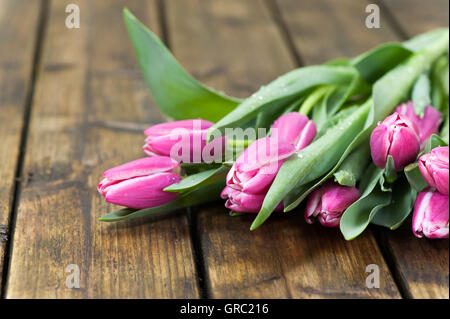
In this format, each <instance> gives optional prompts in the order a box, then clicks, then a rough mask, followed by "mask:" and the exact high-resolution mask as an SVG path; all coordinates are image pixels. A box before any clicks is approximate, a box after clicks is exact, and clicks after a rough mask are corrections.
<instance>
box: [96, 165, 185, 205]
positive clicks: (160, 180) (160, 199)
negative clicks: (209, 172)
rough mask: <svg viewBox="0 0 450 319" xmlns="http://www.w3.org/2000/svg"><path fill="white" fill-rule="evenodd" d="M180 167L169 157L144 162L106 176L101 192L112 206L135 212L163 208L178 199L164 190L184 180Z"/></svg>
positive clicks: (120, 168)
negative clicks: (128, 208) (131, 209)
mask: <svg viewBox="0 0 450 319" xmlns="http://www.w3.org/2000/svg"><path fill="white" fill-rule="evenodd" d="M179 171H180V164H178V162H176V161H175V160H172V159H171V158H169V157H163V156H155V157H147V158H141V159H138V160H135V161H132V162H129V163H126V164H123V165H120V166H117V167H114V168H111V169H109V170H107V171H106V172H104V173H103V177H104V179H103V180H102V181H101V182H100V184H98V187H97V190H98V192H99V193H100V194H101V195H102V196H103V197H105V200H106V201H107V202H109V203H112V204H116V205H121V206H126V207H130V208H135V209H143V208H150V207H155V206H160V205H163V204H166V203H168V202H170V201H173V200H175V199H176V198H177V196H178V194H177V193H170V192H164V191H163V190H164V188H166V187H167V186H169V185H172V184H174V183H178V182H179V181H180V180H181V177H180V175H178V172H179Z"/></svg>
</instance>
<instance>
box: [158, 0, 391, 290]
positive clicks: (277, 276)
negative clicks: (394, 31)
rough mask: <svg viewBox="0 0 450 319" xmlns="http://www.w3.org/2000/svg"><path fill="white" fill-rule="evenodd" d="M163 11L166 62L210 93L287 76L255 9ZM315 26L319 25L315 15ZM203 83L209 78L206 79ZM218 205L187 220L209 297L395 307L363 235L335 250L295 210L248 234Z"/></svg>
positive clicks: (281, 47)
mask: <svg viewBox="0 0 450 319" xmlns="http://www.w3.org/2000/svg"><path fill="white" fill-rule="evenodd" d="M166 3H167V8H166V9H167V15H168V18H167V21H168V30H169V31H170V33H169V37H170V39H171V43H172V47H173V50H174V52H175V55H176V56H177V57H178V58H179V59H180V60H181V61H182V62H183V65H185V66H186V67H187V69H188V70H190V71H191V72H193V73H194V74H196V75H198V76H199V77H200V78H201V79H202V80H203V81H205V82H206V83H208V84H209V85H211V86H213V87H216V88H218V89H222V90H225V91H226V92H229V93H231V94H238V95H241V96H245V95H248V94H251V93H252V92H253V91H254V90H255V89H257V88H258V87H259V86H260V85H262V84H265V83H267V82H269V81H271V80H272V79H274V78H276V77H277V76H278V75H280V74H283V73H285V72H286V71H287V70H289V69H292V68H294V67H295V65H294V62H293V54H292V53H291V52H289V50H288V48H287V45H286V43H285V42H284V40H283V37H282V34H281V33H280V29H279V28H278V27H277V25H276V24H275V23H274V21H273V20H272V18H271V12H270V6H267V3H266V2H264V1H252V2H251V4H250V2H248V1H226V2H225V1H208V2H203V1H186V2H180V1H168V2H166ZM297 3H298V1H297ZM302 3H303V2H302ZM308 3H315V1H314V2H308ZM310 5H311V4H310ZM303 17H306V15H303V14H301V15H300V14H299V16H298V18H299V19H302V18H303ZM316 19H324V15H323V12H322V15H321V16H316ZM320 41H322V39H321V38H320V37H317V38H316V41H315V42H314V41H311V42H310V43H309V44H310V45H311V46H313V48H310V50H312V51H311V52H313V54H312V55H311V60H312V58H313V56H314V57H315V56H316V55H317V54H318V52H317V51H318V49H319V47H320V46H321V45H322V43H321V42H320ZM314 46H315V47H314ZM315 48H316V49H317V50H315ZM300 53H301V54H303V52H302V51H301V52H300ZM338 53H339V52H338ZM335 55H336V53H334V55H333V56H334V57H335ZM305 56H308V52H306V53H305ZM212 71H214V72H212ZM211 73H212V74H213V75H214V76H206V75H207V74H211ZM205 74H206V75H205ZM222 205H223V204H222V203H221V204H217V205H215V204H212V205H205V206H202V207H201V208H199V209H198V210H197V211H198V229H197V232H198V234H199V238H198V240H199V241H200V246H201V248H202V251H203V254H204V257H203V258H204V265H205V269H206V274H205V276H206V283H207V288H208V292H209V295H210V296H211V297H214V298H286V297H293V298H348V297H349V298H359V297H363V298H364V297H399V293H398V291H397V288H396V286H395V284H394V282H393V280H392V277H391V275H390V273H389V270H388V268H387V266H386V264H385V263H384V260H383V257H382V255H381V253H380V250H379V249H378V246H377V244H376V242H375V240H374V238H373V237H372V236H371V235H370V234H366V235H364V236H362V237H361V238H359V239H358V240H355V241H353V242H345V240H343V238H342V236H341V235H340V234H339V231H338V230H331V231H330V230H329V229H323V228H321V227H320V226H317V225H314V226H309V225H307V224H306V223H305V222H304V220H303V217H302V211H301V210H297V211H295V212H294V213H292V214H286V215H284V216H283V215H282V214H278V216H277V217H271V218H270V220H269V221H268V222H266V224H265V225H264V226H262V227H261V228H260V229H258V230H256V231H254V232H250V231H249V227H250V224H251V221H252V219H253V218H254V215H247V216H241V217H234V218H232V217H229V216H228V212H227V210H226V209H225V208H224V207H223V206H222ZM368 264H377V265H379V266H380V273H381V288H380V289H367V288H366V286H365V279H366V276H367V273H366V272H365V270H366V266H367V265H368Z"/></svg>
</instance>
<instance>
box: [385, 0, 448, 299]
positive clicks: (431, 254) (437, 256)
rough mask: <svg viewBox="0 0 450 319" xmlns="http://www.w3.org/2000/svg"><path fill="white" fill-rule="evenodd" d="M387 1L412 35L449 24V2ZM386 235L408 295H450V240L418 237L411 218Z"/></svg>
mask: <svg viewBox="0 0 450 319" xmlns="http://www.w3.org/2000/svg"><path fill="white" fill-rule="evenodd" d="M384 3H385V6H386V8H387V9H389V10H390V12H391V14H392V16H393V17H394V18H395V19H396V21H397V23H398V24H399V25H400V27H401V28H402V30H404V32H405V33H406V34H407V35H408V36H414V35H416V34H418V33H422V32H425V31H428V30H431V29H433V28H439V27H448V24H449V16H448V9H449V2H448V1H445V0H442V1H441V0H433V1H404V0H396V1H392V0H384ZM382 236H383V239H384V240H383V241H384V242H385V243H386V247H387V248H388V249H389V252H390V254H391V258H392V259H393V263H394V265H395V266H396V271H397V274H398V276H399V277H400V280H401V282H402V284H403V285H404V289H405V290H406V291H405V293H406V294H407V296H408V297H411V298H449V242H448V240H429V239H425V238H423V239H417V238H415V237H414V236H413V234H412V231H411V219H408V220H407V221H406V222H405V224H404V225H403V226H402V229H400V230H398V231H394V232H390V231H385V232H384V233H383V235H382Z"/></svg>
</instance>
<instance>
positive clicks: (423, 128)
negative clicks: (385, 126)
mask: <svg viewBox="0 0 450 319" xmlns="http://www.w3.org/2000/svg"><path fill="white" fill-rule="evenodd" d="M395 112H396V113H398V114H400V115H402V116H403V117H406V118H407V119H409V120H410V121H411V122H412V123H413V124H414V125H415V127H416V128H417V130H418V132H419V138H420V143H421V144H422V146H423V144H424V143H425V142H426V141H427V140H428V139H429V138H430V137H431V135H433V134H436V133H437V132H438V128H439V125H440V124H441V113H440V112H439V111H438V110H436V109H435V108H434V107H432V106H431V105H428V106H427V107H426V108H425V111H424V114H423V117H422V118H421V117H420V116H418V115H417V114H416V111H415V110H414V105H413V103H412V102H411V101H409V102H408V103H404V104H401V105H399V106H398V107H397V108H396V109H395Z"/></svg>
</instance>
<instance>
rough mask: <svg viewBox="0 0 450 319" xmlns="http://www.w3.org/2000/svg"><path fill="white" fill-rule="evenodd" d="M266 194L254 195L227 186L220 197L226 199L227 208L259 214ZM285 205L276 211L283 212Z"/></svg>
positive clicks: (279, 206)
mask: <svg viewBox="0 0 450 319" xmlns="http://www.w3.org/2000/svg"><path fill="white" fill-rule="evenodd" d="M264 196H265V194H260V195H254V194H247V193H245V192H242V191H239V190H236V189H233V188H231V187H229V186H226V187H225V188H224V189H223V191H222V193H221V194H220V197H222V198H223V199H226V200H227V201H226V202H225V207H226V208H228V209H231V210H233V211H235V212H240V213H257V212H259V210H260V209H261V205H262V202H263V201H264ZM282 209H283V204H282V203H280V204H279V205H278V207H277V208H276V210H282Z"/></svg>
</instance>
